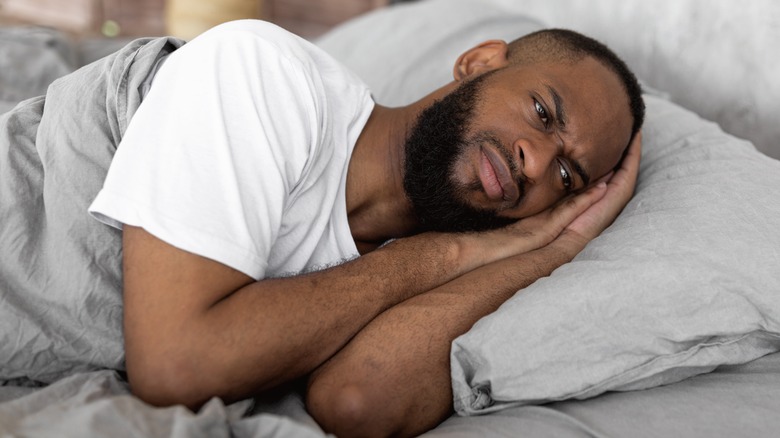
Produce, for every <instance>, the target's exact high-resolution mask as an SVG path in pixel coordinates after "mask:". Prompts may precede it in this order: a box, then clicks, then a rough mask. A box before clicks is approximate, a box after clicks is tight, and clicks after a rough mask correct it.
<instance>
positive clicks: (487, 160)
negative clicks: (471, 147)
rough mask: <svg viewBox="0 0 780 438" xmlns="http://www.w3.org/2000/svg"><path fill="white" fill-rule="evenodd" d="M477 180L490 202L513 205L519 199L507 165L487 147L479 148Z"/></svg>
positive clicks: (518, 190)
mask: <svg viewBox="0 0 780 438" xmlns="http://www.w3.org/2000/svg"><path fill="white" fill-rule="evenodd" d="M479 179H480V182H482V188H483V189H484V190H485V194H486V195H487V197H488V199H490V200H493V201H504V202H507V203H510V204H514V203H516V202H517V200H518V198H519V197H520V189H519V188H518V187H517V183H516V182H515V181H514V179H513V178H512V172H511V171H510V170H509V165H508V164H507V162H506V161H505V159H504V158H503V157H502V156H501V154H500V153H499V152H498V151H497V150H496V149H494V148H493V147H491V146H489V145H482V146H481V147H480V163H479Z"/></svg>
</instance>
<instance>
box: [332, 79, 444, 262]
mask: <svg viewBox="0 0 780 438" xmlns="http://www.w3.org/2000/svg"><path fill="white" fill-rule="evenodd" d="M454 86H455V84H453V83H451V84H448V85H446V86H444V87H442V88H440V89H438V90H436V91H435V92H433V93H431V94H429V95H428V96H425V97H424V98H422V99H421V100H419V101H417V102H415V103H413V104H411V105H408V106H405V107H398V108H387V107H383V106H380V105H376V106H375V108H374V110H373V111H372V113H371V116H370V117H369V119H368V122H367V123H366V126H365V127H364V128H363V131H362V132H361V134H360V137H359V138H358V140H357V143H356V144H355V149H354V151H353V153H352V157H351V158H350V162H349V170H348V173H347V188H346V199H347V215H348V218H349V226H350V230H351V232H352V237H353V238H354V239H355V242H356V244H357V245H358V249H359V250H360V252H361V253H364V252H367V251H370V250H371V249H374V248H375V247H376V246H378V245H380V244H382V243H383V242H385V241H386V240H388V239H392V238H398V237H404V236H408V235H411V234H415V233H416V232H417V226H418V224H417V220H416V218H415V215H414V212H413V210H412V205H411V203H410V202H409V200H408V198H407V197H406V193H405V191H404V187H403V180H404V154H405V150H404V148H405V144H406V139H407V137H408V136H409V133H410V131H411V129H412V128H413V127H414V125H415V123H416V120H417V116H418V115H419V113H420V112H421V111H422V110H423V109H424V108H427V107H428V106H429V105H430V104H431V103H433V102H434V101H435V100H436V99H440V98H442V97H443V96H444V95H446V94H447V93H448V92H450V91H451V90H452V89H453V88H454Z"/></svg>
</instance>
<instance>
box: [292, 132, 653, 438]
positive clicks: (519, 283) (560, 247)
mask: <svg viewBox="0 0 780 438" xmlns="http://www.w3.org/2000/svg"><path fill="white" fill-rule="evenodd" d="M640 152H641V135H638V136H637V138H636V139H635V140H634V141H633V143H632V145H631V146H630V148H629V150H628V153H627V155H626V158H625V159H624V161H623V163H622V165H621V168H620V169H619V170H618V171H617V172H616V173H615V174H614V175H612V176H611V178H610V179H609V182H608V184H607V186H608V187H607V191H606V194H605V195H604V197H603V198H601V200H599V201H598V202H597V203H595V204H594V205H593V206H591V207H590V208H589V209H588V210H587V211H585V212H584V213H583V214H581V215H579V216H578V217H577V218H576V219H575V220H574V221H573V222H572V223H571V224H569V225H568V227H566V228H565V229H564V231H563V232H562V233H561V234H560V235H559V236H558V237H557V238H556V239H555V240H553V241H552V242H551V243H550V244H549V245H546V246H544V247H541V248H539V249H536V250H534V251H530V252H527V253H524V254H519V255H516V256H513V257H510V258H506V259H503V260H499V261H497V262H494V263H491V264H488V265H486V266H484V267H481V268H478V269H476V270H473V271H471V272H469V273H467V274H465V275H463V276H461V277H459V278H457V279H455V280H453V281H451V282H449V283H447V284H445V285H442V286H440V287H438V288H436V289H434V290H432V291H430V292H428V293H425V294H422V295H418V296H416V297H413V298H411V299H409V300H407V301H404V302H403V303H401V304H399V305H397V306H395V307H393V308H391V309H389V310H387V311H386V312H384V313H382V314H381V315H380V316H379V317H377V318H376V319H374V320H373V321H372V322H371V323H370V324H369V325H368V326H367V327H366V328H365V329H363V330H362V331H361V332H360V333H359V334H358V335H357V336H356V337H355V338H354V339H353V340H352V341H350V343H349V344H348V345H347V346H346V347H344V349H343V350H341V351H340V352H339V353H338V354H337V355H336V356H334V357H333V358H332V359H331V360H329V361H328V362H327V363H325V364H324V365H323V366H322V367H321V368H319V369H318V370H317V371H316V372H315V373H313V374H312V376H311V378H310V381H309V387H308V394H307V406H308V409H309V411H310V413H311V414H312V415H313V416H314V417H315V419H316V420H317V421H318V422H319V423H320V424H321V425H322V426H323V428H325V429H326V430H327V431H328V432H331V433H334V434H336V435H337V436H339V437H350V436H371V437H379V436H413V435H417V434H419V433H422V432H424V431H426V430H428V429H431V428H433V427H435V426H436V425H437V424H438V423H439V422H441V421H442V420H444V419H445V418H446V417H447V416H449V415H451V413H452V390H451V386H450V363H449V358H450V344H451V342H452V340H454V339H455V338H456V337H457V336H459V335H461V334H462V333H464V332H466V331H467V330H468V329H469V328H470V327H471V326H472V325H473V324H474V323H475V322H476V321H477V320H478V319H479V318H481V317H482V316H484V315H486V314H488V313H490V312H492V311H494V310H495V309H497V308H498V306H499V305H500V304H501V303H503V302H504V301H505V300H506V299H508V298H510V297H511V296H512V295H514V294H515V293H516V291H517V290H518V289H522V288H524V287H526V286H528V285H530V284H531V283H533V282H534V281H536V280H537V279H538V278H541V277H544V276H547V275H550V273H551V272H552V271H553V270H554V269H555V268H557V267H558V266H560V265H562V264H564V263H566V262H568V261H570V260H571V259H572V258H574V256H575V255H576V254H577V253H579V252H580V251H581V250H582V249H583V248H584V247H585V245H586V244H587V242H589V241H590V240H592V239H593V238H595V237H596V236H598V235H599V234H600V233H601V231H603V230H604V229H605V228H606V227H607V226H609V225H610V224H611V223H612V221H613V220H614V219H615V217H617V215H618V214H619V213H620V211H621V210H622V209H623V207H624V206H625V205H626V203H627V202H628V201H629V199H630V198H631V196H632V194H633V191H634V187H635V184H636V177H637V173H638V170H639V157H640ZM529 335H532V334H529Z"/></svg>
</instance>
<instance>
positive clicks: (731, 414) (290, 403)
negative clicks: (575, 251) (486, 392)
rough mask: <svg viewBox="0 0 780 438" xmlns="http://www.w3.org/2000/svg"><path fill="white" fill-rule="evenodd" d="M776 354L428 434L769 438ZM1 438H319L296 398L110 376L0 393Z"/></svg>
mask: <svg viewBox="0 0 780 438" xmlns="http://www.w3.org/2000/svg"><path fill="white" fill-rule="evenodd" d="M778 389H780V353H775V354H771V355H768V356H765V357H763V358H760V359H758V360H755V361H753V362H750V363H747V364H744V365H738V366H724V367H721V368H718V369H717V370H716V371H714V372H712V373H709V374H704V375H700V376H697V377H694V378H691V379H687V380H685V381H682V382H679V383H675V384H673V385H668V386H662V387H657V388H653V389H648V390H643V391H630V392H614V393H607V394H603V395H601V396H599V397H596V398H593V399H589V400H580V401H577V400H573V401H566V402H558V403H552V404H548V405H544V406H524V407H519V408H513V409H508V410H505V411H500V412H496V413H493V414H490V415H485V416H476V417H457V416H453V417H451V418H449V419H448V420H446V421H445V422H444V423H442V424H441V425H439V426H438V427H437V428H436V429H434V430H431V431H429V432H428V433H425V434H424V435H423V436H424V437H430V438H468V437H517V436H523V437H529V438H537V437H538V438H541V437H558V438H566V437H571V438H574V437H636V438H643V437H648V438H650V437H672V436H674V437H702V438H704V437H707V438H717V437H724V438H726V437H729V438H731V437H737V436H738V437H768V436H773V435H775V434H776V433H777V431H779V430H780V416H778V415H777V413H778V412H780V391H778ZM0 436H59V437H83V436H111V437H125V436H126V437H131V436H150V437H151V436H170V437H201V436H203V437H220V436H224V437H227V436H235V437H321V436H325V434H323V433H322V431H321V430H320V429H319V427H317V425H316V424H315V423H314V421H313V420H312V419H311V417H309V416H308V414H307V413H306V411H305V409H304V405H303V401H302V398H301V396H300V393H299V392H297V391H294V390H291V391H286V392H280V393H279V394H272V395H269V396H268V397H267V398H266V399H257V400H251V401H244V402H240V403H237V404H234V405H230V406H225V405H224V404H222V403H221V402H220V400H218V399H213V400H212V401H211V402H209V403H208V404H206V406H204V407H203V408H202V409H201V410H200V411H199V412H197V413H192V412H190V411H188V410H186V409H184V408H182V407H173V408H164V409H163V408H154V407H151V406H149V405H146V404H144V403H143V402H141V401H140V400H138V399H137V398H135V397H133V396H131V395H130V394H129V392H128V388H127V385H126V383H125V382H124V380H122V378H121V376H120V375H119V374H117V373H115V372H113V371H94V372H89V373H83V374H78V375H75V376H72V377H69V378H66V379H63V380H61V381H58V382H56V383H54V384H52V385H50V386H48V387H45V388H25V387H19V386H3V387H0Z"/></svg>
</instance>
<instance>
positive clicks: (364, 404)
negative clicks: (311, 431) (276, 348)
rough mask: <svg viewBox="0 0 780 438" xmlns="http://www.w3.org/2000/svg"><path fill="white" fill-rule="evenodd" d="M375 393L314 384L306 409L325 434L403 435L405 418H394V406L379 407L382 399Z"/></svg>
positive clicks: (360, 388) (353, 387)
mask: <svg viewBox="0 0 780 438" xmlns="http://www.w3.org/2000/svg"><path fill="white" fill-rule="evenodd" d="M374 389H375V388H374ZM372 392H373V391H372V388H369V387H365V386H362V385H357V384H345V385H342V386H340V387H338V388H332V387H329V386H326V385H319V384H318V382H316V381H315V382H313V383H312V384H311V385H310V387H309V390H308V392H307V396H306V407H307V410H308V411H309V414H311V416H312V417H314V419H315V420H316V421H317V423H318V424H319V425H320V426H321V427H322V428H323V429H324V430H325V431H326V432H328V433H332V434H334V435H336V436H338V437H339V438H345V437H383V436H398V435H404V432H403V428H404V424H403V419H402V418H396V417H397V416H396V415H393V414H394V413H395V409H394V407H393V406H388V404H387V403H385V404H384V405H383V406H378V405H377V404H376V402H377V401H378V400H379V398H377V397H376V394H373V393H372Z"/></svg>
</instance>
